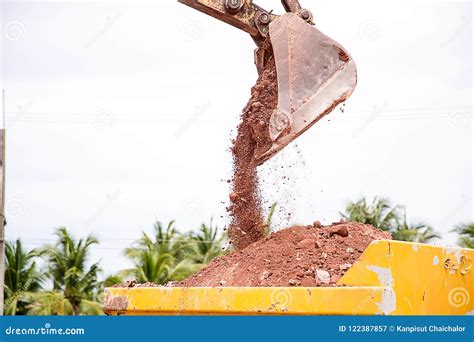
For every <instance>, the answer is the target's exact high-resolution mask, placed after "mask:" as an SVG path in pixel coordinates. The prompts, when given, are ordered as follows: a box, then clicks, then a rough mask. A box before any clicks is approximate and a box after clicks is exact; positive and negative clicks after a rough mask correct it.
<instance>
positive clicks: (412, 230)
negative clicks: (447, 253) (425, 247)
mask: <svg viewBox="0 0 474 342" xmlns="http://www.w3.org/2000/svg"><path fill="white" fill-rule="evenodd" d="M391 233H392V237H393V239H394V240H399V241H409V242H418V243H429V242H432V241H433V240H435V239H440V238H441V236H439V235H438V234H437V233H436V232H435V231H434V229H433V228H432V227H430V226H429V225H427V224H425V223H417V224H414V225H411V224H409V223H408V222H407V219H406V215H404V218H403V222H402V223H401V224H399V226H398V227H397V228H396V229H395V230H393V231H392V232H391Z"/></svg>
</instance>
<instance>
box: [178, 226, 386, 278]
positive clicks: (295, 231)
mask: <svg viewBox="0 0 474 342" xmlns="http://www.w3.org/2000/svg"><path fill="white" fill-rule="evenodd" d="M380 239H391V235H390V233H388V232H384V231H381V230H379V229H377V228H374V227H373V226H370V225H366V224H362V223H356V222H350V223H345V222H341V223H333V224H332V225H330V226H324V227H323V226H321V224H320V223H319V222H315V223H314V225H312V226H295V227H291V228H287V229H284V230H281V231H278V232H275V233H273V234H271V235H270V236H269V237H267V238H264V239H262V240H260V241H257V242H254V243H252V244H250V245H249V246H247V247H246V248H244V249H242V250H238V251H234V252H231V253H229V254H226V255H224V256H221V257H218V258H216V259H214V260H213V261H212V262H211V263H210V264H209V265H208V266H207V267H205V268H203V269H202V270H200V271H199V272H197V273H196V274H194V275H193V276H191V277H190V278H188V279H186V280H183V281H181V282H178V283H174V284H172V286H189V287H199V286H203V287H214V286H335V284H336V282H337V281H338V280H339V278H340V277H341V276H342V275H344V273H345V272H346V271H347V270H348V269H349V268H350V267H351V266H352V264H353V263H354V262H355V261H356V260H357V259H358V258H359V256H360V255H361V254H362V252H363V251H364V250H365V248H366V247H367V246H368V245H369V244H370V243H371V242H372V241H373V240H380Z"/></svg>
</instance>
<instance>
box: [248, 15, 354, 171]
mask: <svg viewBox="0 0 474 342" xmlns="http://www.w3.org/2000/svg"><path fill="white" fill-rule="evenodd" d="M269 35H270V41H271V44H272V48H273V54H274V58H275V65H276V72H277V80H278V106H277V108H276V110H275V111H274V112H273V114H272V115H271V117H270V122H269V126H268V128H269V132H268V133H269V137H270V139H271V141H272V146H271V147H270V149H268V150H267V151H266V152H264V153H262V154H261V155H260V156H256V159H257V160H258V162H259V163H260V164H261V163H263V162H264V161H266V160H268V159H269V158H271V157H272V156H273V155H275V154H276V153H277V152H279V151H280V150H281V149H283V148H284V147H285V146H286V145H288V144H289V143H290V142H292V141H293V140H294V139H296V138H297V137H298V136H299V135H300V134H302V133H303V132H304V131H306V130H307V129H308V128H309V127H311V126H312V125H313V124H314V123H316V122H317V121H318V120H320V119H321V118H322V117H323V116H325V115H326V114H328V113H330V112H331V111H332V110H333V109H334V108H335V107H336V106H337V105H338V104H339V103H341V102H343V101H345V100H346V99H347V98H348V97H349V96H350V95H351V94H352V92H353V90H354V88H355V85H356V83H357V71H356V66H355V63H354V61H353V60H352V58H351V56H350V55H349V54H348V53H347V51H346V50H344V48H343V47H342V46H341V45H340V44H338V43H337V42H335V41H334V40H332V39H331V38H329V37H327V36H326V35H324V34H323V33H322V32H320V31H319V30H318V29H316V28H315V27H314V26H312V25H309V24H308V23H306V22H305V21H304V20H302V19H301V18H299V17H298V16H297V15H295V14H293V13H286V14H284V15H282V16H280V17H278V18H277V19H275V20H274V21H273V22H272V23H271V24H270V33H269Z"/></svg>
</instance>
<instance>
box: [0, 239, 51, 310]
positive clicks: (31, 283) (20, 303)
mask: <svg viewBox="0 0 474 342" xmlns="http://www.w3.org/2000/svg"><path fill="white" fill-rule="evenodd" d="M37 256H38V253H37V252H36V251H34V250H32V251H27V250H26V249H24V248H23V246H22V244H21V240H20V239H17V240H16V241H15V242H8V241H7V242H6V244H5V263H6V264H5V286H4V298H5V305H4V313H5V315H24V314H26V312H27V311H28V310H27V308H26V302H25V301H24V298H23V297H24V296H25V294H26V293H28V292H34V291H38V290H39V289H41V283H42V281H43V277H42V275H41V274H40V273H39V272H38V269H37V265H36V261H35V260H34V259H35V257H37Z"/></svg>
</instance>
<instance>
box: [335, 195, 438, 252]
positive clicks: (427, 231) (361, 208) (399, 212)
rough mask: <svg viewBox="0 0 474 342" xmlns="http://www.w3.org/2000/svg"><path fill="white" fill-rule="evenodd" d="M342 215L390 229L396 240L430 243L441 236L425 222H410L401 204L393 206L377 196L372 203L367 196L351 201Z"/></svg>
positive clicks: (386, 229)
mask: <svg viewBox="0 0 474 342" xmlns="http://www.w3.org/2000/svg"><path fill="white" fill-rule="evenodd" d="M341 215H342V216H343V217H344V218H345V219H346V220H348V221H355V222H361V223H366V224H370V225H372V226H374V227H377V228H379V229H382V230H385V231H389V232H390V233H391V234H392V237H393V239H394V240H400V241H410V242H420V243H428V242H431V241H433V240H435V239H439V238H440V236H439V235H438V234H437V233H436V232H435V231H434V229H433V228H432V227H430V226H429V225H427V224H425V223H418V224H410V223H408V222H407V219H406V213H405V209H404V208H403V207H402V206H400V205H395V206H392V204H391V203H390V201H389V200H388V199H386V198H380V197H375V198H374V200H373V201H372V203H370V204H368V203H367V200H366V199H365V198H362V199H360V200H359V201H357V202H350V203H349V204H348V205H347V207H346V210H345V213H344V214H343V213H341Z"/></svg>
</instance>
